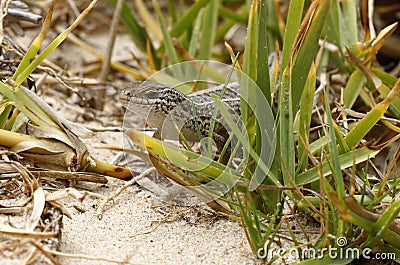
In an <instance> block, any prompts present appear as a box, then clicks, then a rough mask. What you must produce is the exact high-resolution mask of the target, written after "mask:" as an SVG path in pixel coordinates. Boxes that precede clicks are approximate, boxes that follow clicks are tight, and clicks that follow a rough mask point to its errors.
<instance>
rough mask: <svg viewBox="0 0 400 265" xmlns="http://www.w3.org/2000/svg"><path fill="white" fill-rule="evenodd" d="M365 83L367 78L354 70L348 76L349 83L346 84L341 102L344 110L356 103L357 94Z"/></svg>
mask: <svg viewBox="0 0 400 265" xmlns="http://www.w3.org/2000/svg"><path fill="white" fill-rule="evenodd" d="M366 83H367V78H366V77H365V76H364V74H363V73H362V72H361V71H360V70H358V69H356V70H355V71H354V72H353V73H352V74H351V76H350V78H349V81H348V82H347V84H346V87H345V89H344V95H343V102H344V105H345V106H346V108H349V109H351V107H352V106H353V104H354V102H355V101H356V99H357V97H358V94H359V93H360V90H361V89H362V87H363V86H364V85H365V84H366Z"/></svg>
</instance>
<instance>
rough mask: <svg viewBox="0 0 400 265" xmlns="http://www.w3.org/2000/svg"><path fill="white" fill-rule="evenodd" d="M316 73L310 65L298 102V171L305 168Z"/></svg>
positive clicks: (313, 66)
mask: <svg viewBox="0 0 400 265" xmlns="http://www.w3.org/2000/svg"><path fill="white" fill-rule="evenodd" d="M316 78H317V72H316V69H315V65H314V64H312V66H311V70H310V73H309V75H308V78H307V82H306V84H305V89H304V92H303V95H302V96H301V101H300V118H299V119H300V121H299V141H298V146H299V152H298V154H299V169H302V170H305V169H306V168H307V164H308V163H307V161H308V159H307V158H308V153H307V149H308V148H309V147H308V146H309V135H310V124H311V115H312V109H313V106H314V92H315V87H316Z"/></svg>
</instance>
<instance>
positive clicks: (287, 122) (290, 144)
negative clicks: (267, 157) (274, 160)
mask: <svg viewBox="0 0 400 265" xmlns="http://www.w3.org/2000/svg"><path fill="white" fill-rule="evenodd" d="M290 70H291V69H290V65H288V66H287V67H286V69H285V70H284V72H283V75H282V82H281V87H280V90H279V92H280V94H279V150H280V158H279V159H281V163H282V165H283V166H282V175H283V183H284V185H285V187H292V186H293V184H292V181H291V180H293V181H294V177H295V150H294V131H293V111H292V87H291V82H290V75H291V73H290Z"/></svg>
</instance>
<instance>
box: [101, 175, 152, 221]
mask: <svg viewBox="0 0 400 265" xmlns="http://www.w3.org/2000/svg"><path fill="white" fill-rule="evenodd" d="M155 170H156V169H155V168H154V167H152V168H149V169H147V170H146V171H144V172H143V173H142V174H140V175H139V176H137V177H135V178H133V179H131V180H130V181H128V182H126V183H125V185H124V186H122V187H120V188H119V189H118V190H117V191H116V192H114V193H113V194H112V195H111V196H109V197H107V198H105V199H104V200H103V201H102V202H101V203H100V205H99V207H98V208H97V211H96V213H97V217H98V218H99V219H102V218H103V212H104V207H105V206H106V205H107V203H109V202H110V201H113V200H114V199H115V198H117V197H118V196H119V195H120V194H121V193H122V192H123V191H124V190H126V189H127V188H128V187H129V186H132V185H133V184H135V183H136V182H137V181H139V180H140V179H142V178H144V177H145V176H147V175H148V174H150V173H152V172H154V171H155Z"/></svg>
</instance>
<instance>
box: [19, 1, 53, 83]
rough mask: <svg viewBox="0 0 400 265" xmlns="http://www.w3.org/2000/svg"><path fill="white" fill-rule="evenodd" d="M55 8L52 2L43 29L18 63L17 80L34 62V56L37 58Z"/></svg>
mask: <svg viewBox="0 0 400 265" xmlns="http://www.w3.org/2000/svg"><path fill="white" fill-rule="evenodd" d="M53 8H54V5H53V4H52V5H51V6H50V8H49V12H48V13H47V16H46V18H45V20H44V22H43V25H42V29H41V30H40V33H39V35H38V36H37V37H36V38H35V39H34V40H33V42H32V44H31V45H30V46H29V49H28V51H27V52H26V54H25V56H24V58H22V61H21V62H20V64H19V65H18V68H17V70H15V72H14V75H13V79H14V80H16V79H17V78H18V76H19V75H20V73H21V72H22V71H23V70H24V69H26V68H27V67H28V66H29V64H30V63H31V62H32V60H33V58H35V56H36V54H37V53H38V52H39V49H40V47H41V46H42V43H43V40H44V38H45V37H46V34H47V31H48V30H49V28H50V23H51V18H52V16H53Z"/></svg>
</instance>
